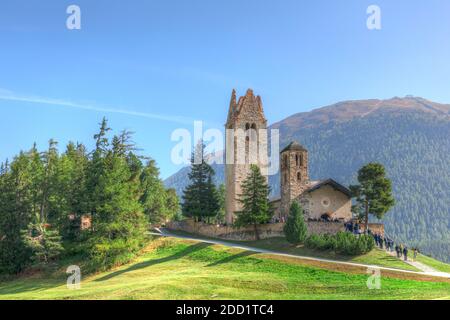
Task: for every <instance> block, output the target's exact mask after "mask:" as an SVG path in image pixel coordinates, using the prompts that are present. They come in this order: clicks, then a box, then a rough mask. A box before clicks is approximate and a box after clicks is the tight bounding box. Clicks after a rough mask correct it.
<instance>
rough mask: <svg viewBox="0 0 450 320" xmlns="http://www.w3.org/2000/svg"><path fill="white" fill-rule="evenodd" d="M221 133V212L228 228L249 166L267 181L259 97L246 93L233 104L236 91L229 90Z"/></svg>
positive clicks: (250, 92)
mask: <svg viewBox="0 0 450 320" xmlns="http://www.w3.org/2000/svg"><path fill="white" fill-rule="evenodd" d="M225 129H226V147H225V159H226V169H225V183H226V185H225V187H226V195H225V210H226V221H227V223H228V224H231V223H233V220H234V214H235V212H236V211H239V210H241V208H242V207H241V204H240V202H239V201H238V199H239V195H240V194H241V183H242V182H243V181H244V180H245V179H246V178H247V176H248V174H249V173H250V165H251V164H256V165H258V166H259V168H260V169H261V173H262V174H263V175H264V176H265V177H267V170H268V167H267V164H268V152H267V131H266V130H267V120H266V118H265V116H264V111H263V106H262V101H261V97H260V96H255V95H254V94H253V90H251V89H248V90H247V93H246V94H245V96H243V97H240V98H239V100H238V101H237V102H236V91H235V90H233V92H232V94H231V101H230V107H229V111H228V119H227V123H226V124H225ZM261 129H264V130H261Z"/></svg>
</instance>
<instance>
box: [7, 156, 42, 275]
mask: <svg viewBox="0 0 450 320" xmlns="http://www.w3.org/2000/svg"><path fill="white" fill-rule="evenodd" d="M30 154H31V153H25V152H21V153H20V154H19V155H18V156H17V157H15V158H14V160H13V161H12V163H11V165H10V166H9V168H8V169H7V170H5V171H4V173H3V174H1V175H0V273H17V272H19V271H21V270H22V269H23V268H24V267H25V266H26V265H27V264H28V263H29V261H30V257H31V252H30V251H29V249H28V248H27V246H26V245H25V244H24V242H23V241H22V237H21V230H23V229H25V228H26V227H27V226H28V224H29V223H30V221H31V216H32V213H33V209H34V201H33V200H34V199H35V197H34V192H33V188H32V187H33V183H32V179H31V177H32V174H31V172H32V171H31V170H30V168H31V161H30V158H31V157H30ZM36 212H38V211H37V210H36Z"/></svg>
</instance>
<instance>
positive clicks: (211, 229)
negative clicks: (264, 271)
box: [167, 219, 344, 241]
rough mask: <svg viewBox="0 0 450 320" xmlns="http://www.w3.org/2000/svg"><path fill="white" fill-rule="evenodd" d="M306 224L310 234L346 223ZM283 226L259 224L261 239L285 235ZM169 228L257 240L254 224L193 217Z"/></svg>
mask: <svg viewBox="0 0 450 320" xmlns="http://www.w3.org/2000/svg"><path fill="white" fill-rule="evenodd" d="M306 224H307V227H308V232H309V233H310V234H336V233H337V232H339V231H344V224H343V223H339V222H320V221H306ZM283 227H284V223H269V224H261V225H259V226H258V230H259V237H260V238H261V239H268V238H274V237H284V233H283ZM167 228H168V229H169V230H175V231H177V230H178V231H184V232H188V233H192V234H197V235H201V236H205V237H211V238H218V239H226V240H239V241H245V240H247V241H249V240H255V233H254V228H253V226H248V227H245V228H234V227H230V226H217V225H210V224H205V223H202V222H194V221H193V220H192V219H186V220H183V221H173V222H170V223H169V224H168V225H167Z"/></svg>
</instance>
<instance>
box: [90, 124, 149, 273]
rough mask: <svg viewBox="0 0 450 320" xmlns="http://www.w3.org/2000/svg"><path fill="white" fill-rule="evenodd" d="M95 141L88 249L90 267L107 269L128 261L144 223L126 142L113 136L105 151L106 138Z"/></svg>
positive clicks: (141, 240)
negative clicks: (94, 175)
mask: <svg viewBox="0 0 450 320" xmlns="http://www.w3.org/2000/svg"><path fill="white" fill-rule="evenodd" d="M104 127H106V123H105V121H103V123H102V125H101V128H100V133H99V134H98V135H96V136H97V137H100V136H102V135H103V134H102V132H105V130H104ZM103 136H104V135H103ZM99 139H100V141H101V144H100V145H98V146H97V150H96V152H97V153H98V159H97V161H98V164H97V166H94V168H95V169H100V171H99V172H96V173H95V174H96V183H95V185H93V188H94V190H93V194H94V197H93V199H92V204H93V212H94V215H93V232H92V235H91V237H90V239H89V243H88V247H89V254H90V257H91V258H92V260H91V261H92V263H93V265H94V266H95V267H96V268H108V267H110V266H112V265H115V264H117V263H124V262H126V261H129V259H131V258H132V257H133V256H134V254H135V253H136V252H137V251H138V250H139V249H140V248H141V247H142V245H143V244H144V243H145V231H146V226H147V222H146V219H145V215H144V213H143V208H142V206H141V204H140V202H139V190H140V184H139V179H134V178H133V177H134V173H133V168H132V167H131V166H130V165H129V163H130V162H129V161H128V160H130V159H129V158H128V157H127V155H128V154H129V152H130V150H129V149H128V148H127V147H126V142H127V141H120V139H118V138H117V137H116V138H114V142H115V144H114V146H113V148H112V149H109V148H105V147H104V146H107V145H109V143H108V140H107V138H106V137H103V138H99ZM117 141H119V142H117ZM94 155H95V154H94ZM93 161H94V160H93Z"/></svg>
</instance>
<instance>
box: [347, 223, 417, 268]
mask: <svg viewBox="0 0 450 320" xmlns="http://www.w3.org/2000/svg"><path fill="white" fill-rule="evenodd" d="M344 226H345V230H346V231H348V232H351V233H353V234H356V235H360V234H362V233H364V231H363V230H362V229H361V225H360V223H359V222H358V221H353V220H352V221H349V222H347V223H345V224H344ZM368 233H369V234H371V235H372V236H373V239H374V240H375V244H376V245H377V246H378V247H379V248H380V249H385V250H386V251H389V252H394V251H395V252H396V254H397V258H399V259H401V258H402V257H403V259H404V260H405V261H408V253H409V249H408V247H407V246H406V245H403V244H401V243H400V244H399V243H395V242H394V240H392V239H390V238H389V237H387V236H385V235H382V234H381V233H372V232H371V230H370V229H369V231H368ZM411 250H412V253H413V255H414V260H416V258H417V254H418V252H419V250H418V249H417V248H413V249H411Z"/></svg>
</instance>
